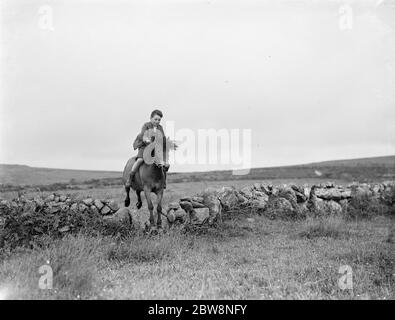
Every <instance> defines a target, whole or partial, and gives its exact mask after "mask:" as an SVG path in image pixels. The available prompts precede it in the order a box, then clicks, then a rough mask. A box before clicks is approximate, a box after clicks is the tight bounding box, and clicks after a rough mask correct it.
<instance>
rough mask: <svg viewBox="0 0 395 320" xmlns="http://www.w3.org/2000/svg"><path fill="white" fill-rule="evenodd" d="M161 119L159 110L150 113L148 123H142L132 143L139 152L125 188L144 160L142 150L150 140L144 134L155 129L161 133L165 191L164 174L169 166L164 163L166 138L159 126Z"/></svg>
mask: <svg viewBox="0 0 395 320" xmlns="http://www.w3.org/2000/svg"><path fill="white" fill-rule="evenodd" d="M162 117H163V113H162V111H160V110H154V111H152V112H151V118H150V121H149V122H146V123H144V125H143V127H142V128H141V132H140V133H139V134H138V136H137V137H136V139H135V141H134V143H133V148H134V149H135V150H136V149H137V148H138V149H139V151H138V153H137V159H136V162H135V163H134V164H133V167H132V171H131V173H130V176H129V179H128V181H127V182H126V186H130V185H131V183H132V181H133V178H134V176H135V174H136V172H137V170H138V169H139V167H140V165H141V164H142V163H143V162H144V159H143V154H144V149H145V147H146V146H147V145H148V144H150V143H151V140H150V139H149V138H147V137H144V133H145V132H146V131H147V130H149V129H154V128H156V129H157V130H159V131H160V132H161V133H162V136H163V160H164V166H165V184H164V188H165V189H166V172H167V171H168V170H169V166H170V165H169V164H168V163H167V161H166V136H165V133H164V131H163V128H162V126H161V125H160V121H161V120H162Z"/></svg>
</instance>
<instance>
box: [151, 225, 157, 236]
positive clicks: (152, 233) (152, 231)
mask: <svg viewBox="0 0 395 320" xmlns="http://www.w3.org/2000/svg"><path fill="white" fill-rule="evenodd" d="M149 234H150V235H157V234H158V229H157V228H156V227H152V228H151V230H150V231H149Z"/></svg>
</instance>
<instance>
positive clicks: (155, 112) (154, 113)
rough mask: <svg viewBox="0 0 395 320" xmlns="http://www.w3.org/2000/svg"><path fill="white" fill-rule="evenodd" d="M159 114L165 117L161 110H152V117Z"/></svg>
mask: <svg viewBox="0 0 395 320" xmlns="http://www.w3.org/2000/svg"><path fill="white" fill-rule="evenodd" d="M156 114H157V115H158V116H159V117H161V118H163V113H162V111H160V110H154V111H152V112H151V118H153V117H154V116H155V115H156Z"/></svg>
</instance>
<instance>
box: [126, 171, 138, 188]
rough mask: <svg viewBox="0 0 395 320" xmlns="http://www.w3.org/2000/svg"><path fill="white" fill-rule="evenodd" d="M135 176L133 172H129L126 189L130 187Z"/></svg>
mask: <svg viewBox="0 0 395 320" xmlns="http://www.w3.org/2000/svg"><path fill="white" fill-rule="evenodd" d="M135 175H136V172H135V171H131V172H130V174H129V176H128V180H127V181H126V186H127V187H130V186H131V185H132V181H133V178H134V176H135Z"/></svg>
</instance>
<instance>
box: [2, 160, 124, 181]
mask: <svg viewBox="0 0 395 320" xmlns="http://www.w3.org/2000/svg"><path fill="white" fill-rule="evenodd" d="M121 176H122V173H121V172H117V171H93V170H92V171H91V170H72V169H52V168H36V167H29V166H25V165H19V164H0V184H12V185H45V184H52V183H68V182H70V180H71V179H74V180H76V181H78V182H81V181H85V180H91V179H104V178H116V177H121Z"/></svg>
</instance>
